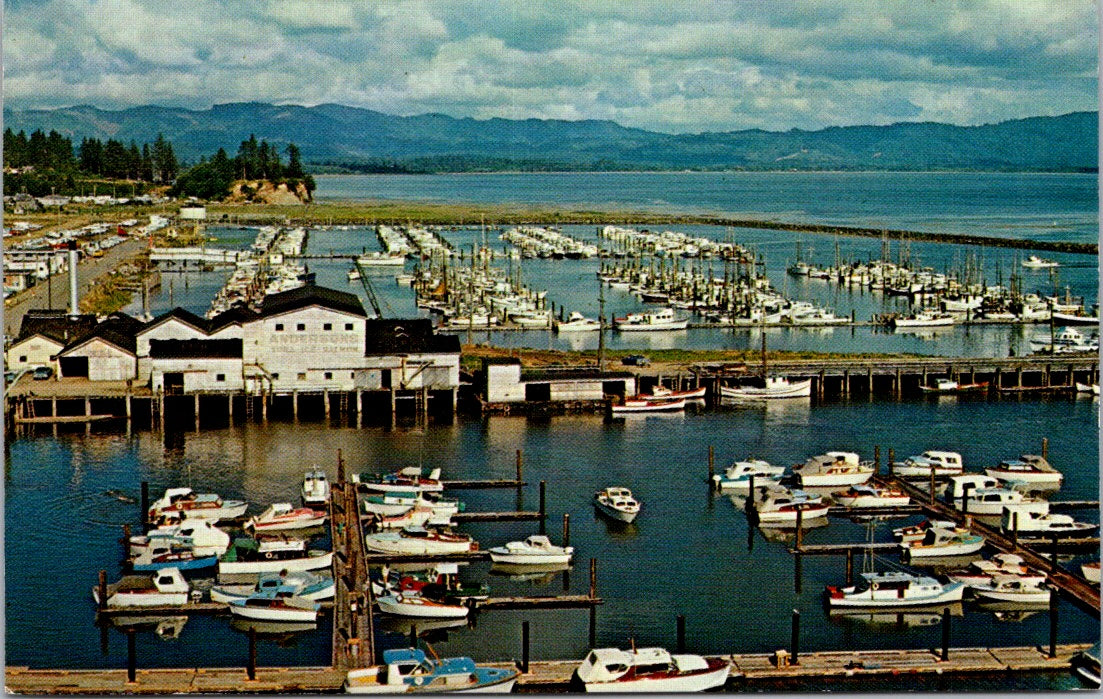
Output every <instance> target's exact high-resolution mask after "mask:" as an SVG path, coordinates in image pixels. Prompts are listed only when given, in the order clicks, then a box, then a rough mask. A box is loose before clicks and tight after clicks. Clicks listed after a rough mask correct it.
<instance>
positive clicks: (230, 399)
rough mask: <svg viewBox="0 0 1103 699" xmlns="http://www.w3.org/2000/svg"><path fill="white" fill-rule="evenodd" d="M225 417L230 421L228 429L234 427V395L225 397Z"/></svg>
mask: <svg viewBox="0 0 1103 699" xmlns="http://www.w3.org/2000/svg"><path fill="white" fill-rule="evenodd" d="M226 417H227V418H228V419H229V421H230V427H233V426H234V394H232V393H230V394H227V395H226Z"/></svg>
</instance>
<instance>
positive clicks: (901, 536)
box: [892, 519, 957, 543]
mask: <svg viewBox="0 0 1103 699" xmlns="http://www.w3.org/2000/svg"><path fill="white" fill-rule="evenodd" d="M955 527H957V523H955V522H950V521H947V520H937V519H936V520H931V519H925V520H923V521H922V522H920V523H918V524H913V525H910V526H907V527H900V528H898V529H893V530H892V538H894V539H896V540H897V541H899V542H901V543H904V542H909V541H922V540H923V537H925V536H927V532H928V531H930V530H931V529H953V528H955Z"/></svg>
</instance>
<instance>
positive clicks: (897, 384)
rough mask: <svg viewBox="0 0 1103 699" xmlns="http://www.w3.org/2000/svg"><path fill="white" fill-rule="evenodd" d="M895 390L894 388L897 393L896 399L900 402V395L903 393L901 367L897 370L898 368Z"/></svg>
mask: <svg viewBox="0 0 1103 699" xmlns="http://www.w3.org/2000/svg"><path fill="white" fill-rule="evenodd" d="M893 388H894V391H895V395H896V398H897V399H898V400H899V398H900V393H901V387H900V368H899V367H897V368H896V382H895V384H894V386H893Z"/></svg>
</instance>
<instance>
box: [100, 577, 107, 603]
mask: <svg viewBox="0 0 1103 699" xmlns="http://www.w3.org/2000/svg"><path fill="white" fill-rule="evenodd" d="M104 609H107V571H106V570H101V571H100V610H104Z"/></svg>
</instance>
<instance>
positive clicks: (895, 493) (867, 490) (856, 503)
mask: <svg viewBox="0 0 1103 699" xmlns="http://www.w3.org/2000/svg"><path fill="white" fill-rule="evenodd" d="M831 497H832V499H833V500H834V501H835V502H836V503H838V504H839V505H842V506H844V507H899V506H901V505H907V504H908V503H910V502H911V497H910V496H909V495H908V494H907V493H905V492H903V491H901V490H896V489H895V488H885V487H881V486H876V485H869V484H868V483H860V484H858V485H852V486H850V488H849V489H848V490H847V491H846V492H843V493H839V494H837V495H833V496H831Z"/></svg>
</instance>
